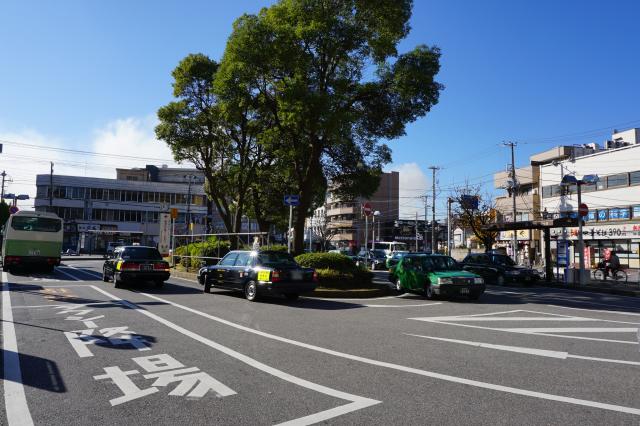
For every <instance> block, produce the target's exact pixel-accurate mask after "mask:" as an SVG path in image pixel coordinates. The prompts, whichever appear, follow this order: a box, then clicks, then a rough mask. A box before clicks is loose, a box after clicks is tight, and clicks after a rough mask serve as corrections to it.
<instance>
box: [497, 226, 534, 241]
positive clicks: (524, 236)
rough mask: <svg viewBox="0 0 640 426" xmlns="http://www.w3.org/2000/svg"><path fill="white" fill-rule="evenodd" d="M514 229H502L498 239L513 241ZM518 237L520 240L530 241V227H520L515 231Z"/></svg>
mask: <svg viewBox="0 0 640 426" xmlns="http://www.w3.org/2000/svg"><path fill="white" fill-rule="evenodd" d="M513 232H514V231H500V235H499V237H498V240H500V241H511V240H512V239H513ZM515 232H516V233H517V234H516V237H517V239H518V241H529V240H530V239H531V230H530V229H520V230H518V231H515Z"/></svg>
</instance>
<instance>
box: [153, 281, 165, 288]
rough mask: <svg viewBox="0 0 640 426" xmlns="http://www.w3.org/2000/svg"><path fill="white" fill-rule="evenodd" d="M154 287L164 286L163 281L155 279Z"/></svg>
mask: <svg viewBox="0 0 640 426" xmlns="http://www.w3.org/2000/svg"><path fill="white" fill-rule="evenodd" d="M155 284H156V287H158V288H160V287H164V281H162V280H157V281H155Z"/></svg>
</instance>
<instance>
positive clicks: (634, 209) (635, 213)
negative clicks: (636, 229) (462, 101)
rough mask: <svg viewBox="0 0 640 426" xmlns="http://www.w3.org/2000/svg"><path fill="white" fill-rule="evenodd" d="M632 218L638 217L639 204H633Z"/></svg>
mask: <svg viewBox="0 0 640 426" xmlns="http://www.w3.org/2000/svg"><path fill="white" fill-rule="evenodd" d="M633 218H634V219H640V205H638V206H633Z"/></svg>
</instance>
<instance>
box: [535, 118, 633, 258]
mask: <svg viewBox="0 0 640 426" xmlns="http://www.w3.org/2000/svg"><path fill="white" fill-rule="evenodd" d="M604 145H605V149H604V150H601V151H597V152H594V153H592V154H591V155H585V156H581V157H575V158H570V159H568V160H564V161H556V162H553V163H551V164H546V165H543V166H542V167H540V186H541V191H540V194H541V208H542V209H543V211H545V210H546V212H547V213H548V214H550V215H561V216H562V215H576V212H577V209H578V200H577V187H575V186H573V187H564V186H562V185H560V183H561V181H562V177H563V176H565V175H574V176H575V177H576V178H577V179H582V177H583V176H585V175H594V174H595V175H598V177H599V180H598V182H597V183H595V184H590V185H586V184H584V185H581V193H582V202H583V203H584V204H586V205H587V206H588V209H589V213H588V215H587V216H586V217H585V226H584V227H583V239H584V244H585V257H586V262H587V265H589V263H591V264H592V265H593V264H595V263H597V262H599V261H600V260H602V259H603V258H604V257H605V256H606V253H607V252H608V251H610V250H615V251H616V253H617V254H618V256H619V258H620V262H621V264H622V265H623V266H625V267H631V268H638V267H640V258H639V256H640V129H631V130H627V131H624V132H615V133H614V134H613V137H612V138H611V140H609V141H606V142H605V144H604ZM552 238H554V239H555V240H558V239H560V240H562V239H567V240H569V241H571V242H573V243H575V242H576V241H577V239H578V228H565V229H554V230H552ZM551 248H552V251H555V250H556V242H555V241H552V242H551ZM569 259H571V262H572V263H575V264H577V263H578V252H577V250H575V244H570V257H569Z"/></svg>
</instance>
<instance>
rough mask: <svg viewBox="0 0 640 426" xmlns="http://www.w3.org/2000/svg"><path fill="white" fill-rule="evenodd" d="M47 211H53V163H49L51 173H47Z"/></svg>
mask: <svg viewBox="0 0 640 426" xmlns="http://www.w3.org/2000/svg"><path fill="white" fill-rule="evenodd" d="M49 211H53V161H51V172H50V173H49Z"/></svg>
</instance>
